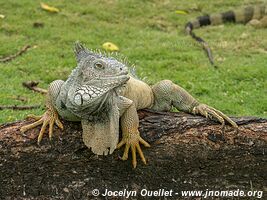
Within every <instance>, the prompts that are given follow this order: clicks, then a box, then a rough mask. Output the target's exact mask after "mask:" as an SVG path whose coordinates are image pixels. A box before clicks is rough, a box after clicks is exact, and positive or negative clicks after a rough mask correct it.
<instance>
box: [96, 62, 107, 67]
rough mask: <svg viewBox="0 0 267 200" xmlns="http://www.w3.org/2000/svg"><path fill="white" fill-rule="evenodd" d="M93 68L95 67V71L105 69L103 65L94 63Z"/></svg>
mask: <svg viewBox="0 0 267 200" xmlns="http://www.w3.org/2000/svg"><path fill="white" fill-rule="evenodd" d="M94 67H95V68H96V69H104V68H105V67H104V65H103V64H102V63H101V62H96V63H95V64H94Z"/></svg>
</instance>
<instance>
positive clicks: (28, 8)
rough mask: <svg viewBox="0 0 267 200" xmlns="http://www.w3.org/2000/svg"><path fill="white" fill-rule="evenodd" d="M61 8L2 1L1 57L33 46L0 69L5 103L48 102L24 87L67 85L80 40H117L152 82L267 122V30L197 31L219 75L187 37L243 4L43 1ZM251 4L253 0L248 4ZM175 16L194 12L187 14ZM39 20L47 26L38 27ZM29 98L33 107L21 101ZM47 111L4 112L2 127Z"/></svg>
mask: <svg viewBox="0 0 267 200" xmlns="http://www.w3.org/2000/svg"><path fill="white" fill-rule="evenodd" d="M44 2H45V3H47V4H49V5H52V6H55V7H57V8H59V9H60V12H59V13H54V14H53V13H49V12H46V11H44V10H42V9H41V8H40V2H39V1H35V0H23V1H20V0H9V1H0V14H3V15H5V18H4V19H0V26H1V28H0V44H1V45H0V55H2V56H4V55H9V54H13V53H15V52H16V51H18V50H19V49H20V48H22V47H23V46H24V45H26V44H29V45H32V46H34V48H31V49H30V50H29V51H27V53H25V54H23V55H22V56H19V57H17V58H16V59H14V60H12V61H11V62H8V63H0V70H1V73H0V105H33V104H44V99H45V97H44V96H43V95H41V94H38V93H34V92H32V91H30V90H27V89H25V88H23V87H22V86H21V83H22V82H23V81H27V80H38V81H39V82H40V85H39V86H40V87H43V88H47V87H48V85H49V83H50V82H52V81H53V80H55V79H63V80H65V79H66V78H67V76H68V74H70V72H71V70H72V69H73V68H74V67H75V65H76V63H75V57H74V54H73V45H74V42H75V41H76V40H79V41H81V42H82V43H84V44H85V45H86V46H87V47H88V48H92V49H95V48H101V45H102V44H103V43H104V42H107V41H109V42H113V43H115V44H117V45H118V46H119V47H120V52H121V53H122V54H123V55H125V56H126V57H128V59H129V61H130V62H132V63H133V64H135V65H136V68H137V73H138V74H139V76H141V77H147V80H148V82H149V83H155V82H157V81H159V80H161V79H170V80H172V81H174V82H175V83H177V84H179V85H181V86H182V87H184V88H185V89H187V90H188V91H189V92H190V93H191V94H192V95H193V96H195V97H196V98H197V99H199V100H200V101H201V102H204V103H206V104H209V105H211V106H214V107H216V108H218V109H220V110H221V111H223V112H225V113H227V114H228V115H236V116H243V115H254V116H264V117H266V116H267V29H254V28H252V27H250V26H244V25H241V24H226V25H222V26H216V27H205V28H202V29H198V30H195V33H196V34H197V35H199V36H201V37H203V38H204V39H206V41H207V42H208V43H209V44H210V46H211V48H212V50H213V54H214V56H215V61H216V63H218V65H219V69H217V70H216V69H214V68H213V67H211V66H210V64H209V62H208V59H207V57H206V56H205V54H204V52H203V51H202V49H201V47H200V46H199V45H198V44H196V43H195V42H194V41H193V40H192V39H191V38H190V37H189V36H187V35H185V33H184V32H183V28H184V24H185V23H186V22H187V21H188V20H190V19H192V18H194V17H196V16H199V15H203V14H207V13H213V12H220V11H226V10H228V9H230V8H234V7H239V6H241V5H244V1H241V0H228V1H227V2H225V1H223V0H217V1H213V0H206V1H197V0H188V1H176V0H150V1H137V0H136V1H133V0H106V1H103V0H101V1H97V0H90V1H88V0H78V1H77V0H57V1H44ZM245 2H246V3H245V4H249V3H250V2H253V3H254V4H255V1H254V0H250V1H248V0H246V1H245ZM176 10H188V11H189V13H188V14H185V15H181V14H176V13H175V11H176ZM35 22H40V23H43V24H44V26H43V27H39V28H36V27H34V26H33V24H34V23H35ZM18 96H20V97H24V98H26V99H27V102H21V101H18V100H16V99H17V97H18ZM43 112H44V111H43V108H42V109H37V110H27V111H12V110H2V111H0V123H3V122H7V121H14V120H18V119H23V118H24V117H25V116H26V115H27V114H29V113H34V114H42V113H43Z"/></svg>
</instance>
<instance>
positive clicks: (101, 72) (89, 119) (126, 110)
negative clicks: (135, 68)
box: [21, 43, 237, 167]
mask: <svg viewBox="0 0 267 200" xmlns="http://www.w3.org/2000/svg"><path fill="white" fill-rule="evenodd" d="M75 53H76V58H77V63H78V64H77V67H76V68H75V69H74V70H73V71H72V73H71V74H70V76H69V77H68V79H67V80H66V81H62V80H56V81H53V82H52V83H51V84H50V86H49V89H48V94H47V102H46V108H47V110H46V112H45V113H44V114H43V115H42V116H39V117H37V116H33V117H34V118H35V119H36V120H37V121H36V122H34V123H33V124H30V125H26V126H23V127H22V128H21V131H22V132H25V131H27V130H29V129H31V128H34V127H36V126H38V125H41V124H42V128H41V130H40V133H39V136H38V143H40V141H41V140H42V137H43V134H44V132H45V129H46V127H47V126H49V130H48V133H49V137H50V138H51V137H52V134H53V126H54V124H56V125H57V126H58V127H59V128H61V129H62V128H63V125H62V123H61V122H60V120H59V116H60V117H61V118H63V119H65V120H69V121H81V124H82V129H83V134H82V136H83V141H84V143H85V145H86V146H87V147H88V148H90V149H91V150H92V151H93V152H94V153H95V154H98V155H107V154H111V153H112V152H113V151H114V150H115V149H116V148H120V147H122V146H123V145H125V149H124V154H123V156H122V160H127V159H128V153H129V150H131V152H132V159H133V160H132V164H133V166H134V167H136V164H137V161H136V152H137V153H138V154H139V155H140V157H141V159H142V161H143V162H144V163H146V159H145V157H144V155H143V152H142V150H141V147H140V144H143V145H144V146H146V147H149V146H150V145H149V144H148V143H147V142H146V141H145V140H144V139H142V138H141V137H140V134H139V131H138V126H139V119H138V115H137V110H139V109H144V108H149V109H152V110H155V111H170V110H171V108H172V107H175V108H177V109H179V110H181V111H184V112H187V113H192V114H200V115H203V116H205V117H209V118H212V119H215V120H217V121H219V122H220V123H222V124H223V125H224V123H225V121H227V122H228V123H230V124H231V125H232V126H233V127H237V125H236V123H235V122H233V121H232V120H231V119H230V118H229V117H227V116H226V115H224V114H223V113H222V112H220V111H218V110H216V109H214V108H212V107H210V106H207V105H205V104H201V103H199V102H198V101H197V100H196V99H194V98H193V97H192V96H191V95H190V94H189V93H188V92H186V91H185V90H184V89H183V88H181V87H180V86H178V85H176V84H174V83H173V82H172V81H170V80H163V81H160V82H158V83H156V84H155V85H153V86H149V85H148V84H146V83H145V82H143V81H141V80H139V79H137V78H134V77H133V76H131V75H130V74H129V73H128V67H127V65H126V64H125V63H123V62H121V61H119V60H117V59H115V58H114V57H111V56H106V55H104V54H101V53H95V52H93V51H91V50H88V49H86V48H85V47H83V46H82V45H81V44H79V43H76V45H75ZM119 124H120V125H119ZM119 128H121V130H122V139H121V141H120V142H119Z"/></svg>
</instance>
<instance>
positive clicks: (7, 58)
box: [0, 45, 31, 62]
mask: <svg viewBox="0 0 267 200" xmlns="http://www.w3.org/2000/svg"><path fill="white" fill-rule="evenodd" d="M30 47H31V46H30V45H25V46H24V47H23V48H22V49H21V50H19V51H18V52H17V53H15V54H13V55H8V56H6V57H3V58H0V62H8V61H11V60H13V59H14V58H16V57H18V56H20V55H21V54H23V53H25V52H26V51H27V50H28V49H29V48H30Z"/></svg>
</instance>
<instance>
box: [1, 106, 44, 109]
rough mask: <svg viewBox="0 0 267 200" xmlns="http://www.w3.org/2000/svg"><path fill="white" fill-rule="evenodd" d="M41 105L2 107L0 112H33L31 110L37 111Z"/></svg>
mask: <svg viewBox="0 0 267 200" xmlns="http://www.w3.org/2000/svg"><path fill="white" fill-rule="evenodd" d="M40 107H41V105H31V106H18V105H13V106H0V110H4V109H10V110H31V109H36V108H40Z"/></svg>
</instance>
